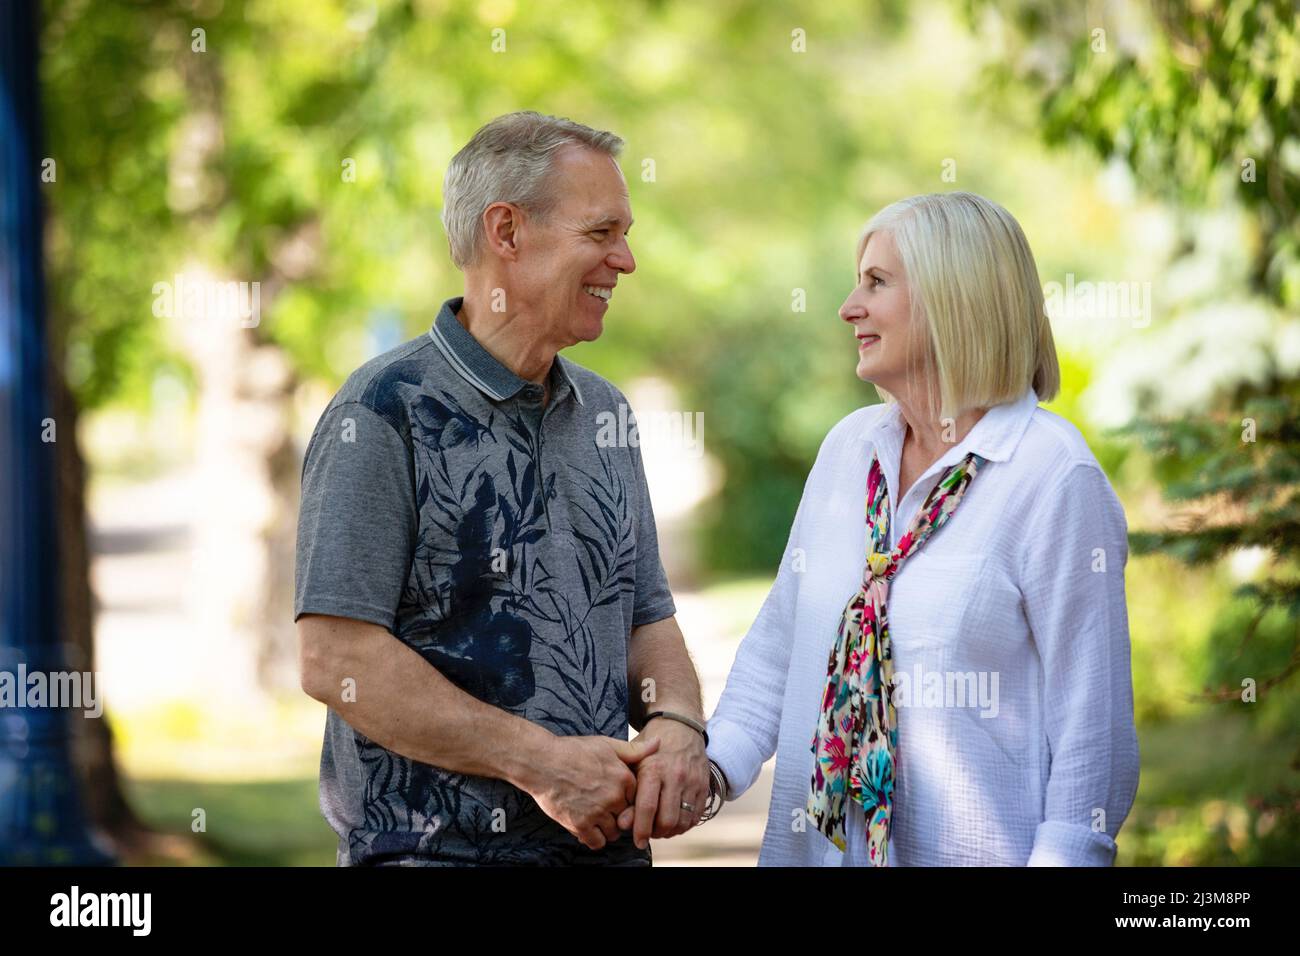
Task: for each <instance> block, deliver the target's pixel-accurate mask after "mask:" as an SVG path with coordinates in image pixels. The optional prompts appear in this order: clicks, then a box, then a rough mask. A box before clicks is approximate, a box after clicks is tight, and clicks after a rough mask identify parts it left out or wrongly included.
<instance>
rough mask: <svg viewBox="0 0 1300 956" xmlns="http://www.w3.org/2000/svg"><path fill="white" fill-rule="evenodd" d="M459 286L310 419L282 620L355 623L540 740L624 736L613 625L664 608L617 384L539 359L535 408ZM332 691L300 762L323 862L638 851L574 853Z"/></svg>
mask: <svg viewBox="0 0 1300 956" xmlns="http://www.w3.org/2000/svg"><path fill="white" fill-rule="evenodd" d="M463 301H464V300H463V299H462V298H454V299H449V300H448V301H447V302H445V303H444V304H443V306H442V309H441V311H440V312H439V313H438V317H437V319H436V321H435V322H434V324H433V327H432V328H431V329H430V330H429V332H428V333H426V334H425V335H422V336H420V337H419V338H417V339H414V340H412V341H410V342H407V343H406V344H405V345H401V346H399V347H398V348H395V349H393V350H392V351H390V352H387V353H385V354H383V355H380V356H379V357H377V358H375V359H372V360H371V361H369V362H367V363H366V364H365V365H363V366H362V367H361V368H359V369H358V370H357V371H356V372H354V373H353V374H352V375H351V376H350V377H349V378H348V380H347V382H345V383H344V385H343V387H342V388H341V389H340V390H339V392H338V394H337V395H335V396H334V399H333V400H332V401H331V402H330V403H329V405H328V407H327V408H326V409H325V412H324V414H322V415H321V418H320V422H319V423H318V424H317V426H316V430H315V432H314V433H313V435H312V438H311V442H310V443H309V444H308V446H307V454H306V460H305V462H304V464H303V473H302V508H301V512H300V514H299V519H298V555H297V582H296V594H295V604H294V618H295V620H296V619H297V618H298V617H299V616H301V615H303V614H330V615H336V616H339V617H349V618H356V619H357V620H361V621H369V622H371V623H373V624H377V625H379V626H380V627H383V628H386V629H388V630H389V631H390V632H391V633H392V634H394V635H395V636H396V637H397V639H398V640H400V641H402V642H403V643H405V644H406V645H407V646H408V647H411V648H412V649H414V650H415V651H416V652H418V653H419V654H420V655H421V656H422V657H423V658H424V659H425V660H426V661H428V662H429V663H430V664H431V665H432V666H434V667H436V668H437V669H438V671H439V672H440V673H441V674H442V675H443V676H444V677H446V678H447V679H448V680H450V681H451V682H453V683H454V684H455V685H456V686H457V687H459V688H460V689H461V690H463V691H465V692H466V693H468V694H472V695H473V696H474V697H477V698H478V699H479V700H482V701H485V702H487V703H489V704H491V705H493V706H495V707H499V708H501V709H502V710H505V711H508V712H510V713H512V714H516V715H518V716H520V717H523V718H525V719H527V720H531V721H533V722H534V723H537V724H540V725H542V726H543V727H545V728H547V729H548V730H550V731H552V732H553V733H555V734H582V735H594V734H602V735H604V736H607V737H615V738H618V739H620V740H626V739H627V738H628V686H627V645H628V639H629V637H630V635H631V631H632V628H634V627H638V626H640V625H642V624H649V623H651V622H653V621H658V620H661V619H662V618H665V617H669V616H671V615H672V614H674V613H675V608H674V605H673V599H672V595H671V593H670V592H669V590H668V582H667V579H666V577H665V575H664V570H663V566H662V564H661V563H660V560H659V547H658V542H657V539H656V535H655V523H654V515H653V512H652V511H651V507H650V498H649V495H648V493H647V490H646V482H645V474H644V471H643V469H642V464H641V456H640V449H639V448H637V447H628V446H627V444H626V442H625V443H624V445H623V447H619V446H618V445H617V444H616V443H615V442H611V441H610V440H609V439H610V437H611V436H616V435H617V433H618V429H617V428H611V427H608V424H607V423H608V422H610V421H613V422H618V421H619V420H620V418H619V413H620V409H619V406H620V405H623V404H626V399H625V398H624V397H623V394H622V393H621V392H620V391H619V390H618V389H617V388H615V387H614V386H613V385H611V384H610V383H609V382H607V381H605V380H604V379H603V378H601V377H600V376H598V375H596V374H595V373H593V372H590V371H588V370H587V369H584V368H582V367H581V366H579V365H577V364H575V363H573V362H571V361H569V360H568V359H566V358H564V357H563V356H557V357H556V359H555V361H554V363H553V364H552V367H551V372H550V376H551V377H550V385H551V398H550V401H549V403H548V404H547V406H546V408H545V409H543V408H542V405H541V398H542V389H541V386H540V385H536V384H533V383H531V382H528V381H526V380H525V379H522V378H520V377H519V376H517V375H515V374H514V373H513V372H511V371H510V370H509V369H508V368H506V367H505V366H503V365H502V364H501V363H500V362H498V361H497V360H496V359H494V358H493V357H492V356H491V355H490V354H488V352H487V351H486V350H485V349H484V348H483V347H482V346H481V345H479V344H478V342H476V341H475V340H474V338H473V336H471V335H470V334H469V332H467V331H466V330H465V328H464V326H462V325H461V324H460V322H459V320H458V319H457V318H456V313H457V312H459V310H460V307H461V304H462V302H463ZM602 413H604V414H602ZM610 415H612V416H613V417H612V419H611V418H610V417H609V416H610ZM603 426H604V427H603ZM624 434H626V432H625V431H624ZM364 692H365V688H364V687H358V688H357V693H358V694H360V693H364ZM344 693H345V688H340V701H339V703H337V704H334V705H332V706H331V707H330V709H329V711H328V718H327V722H326V727H325V741H324V747H323V750H322V753H321V771H320V803H321V811H322V812H323V813H324V815H325V818H326V819H327V820H328V821H329V823H330V825H331V826H332V827H333V828H334V830H335V832H336V833H338V835H339V850H338V862H339V864H340V865H355V864H366V863H404V864H425V863H432V864H436V863H447V864H456V863H460V864H475V863H480V864H519V863H542V864H547V863H550V864H568V863H588V862H590V863H621V862H628V861H636V860H641V861H648V860H649V851H642V850H638V849H637V848H636V846H635V845H634V844H633V843H632V841H631V838H630V835H627V834H625V835H624V836H623V838H622V839H620V840H618V841H617V842H615V843H613V844H610V845H608V846H606V847H605V848H604V849H603V850H600V851H592V850H589V849H587V848H586V847H584V846H583V845H582V844H581V843H579V842H578V840H577V839H575V838H574V837H573V836H571V835H570V834H569V833H568V832H567V831H566V830H565V829H564V828H563V827H561V826H560V825H559V824H558V823H555V822H554V821H553V820H551V819H550V818H549V817H547V816H546V815H545V814H544V813H543V812H542V811H541V809H540V808H539V807H538V806H537V804H536V803H535V802H534V800H533V799H532V798H531V797H530V796H529V795H528V794H526V793H524V792H523V791H521V790H519V789H518V788H516V787H514V786H512V785H511V784H509V783H506V782H505V781H502V780H496V779H491V778H487V777H479V776H473V775H469V774H463V773H454V772H452V771H450V770H445V769H443V768H441V767H435V766H431V765H428V764H423V763H419V762H417V761H414V760H410V759H407V758H406V757H403V756H401V755H400V754H396V753H393V752H391V751H389V750H387V749H385V748H384V747H382V746H380V745H379V744H377V743H375V742H373V741H371V740H369V739H368V738H366V737H365V736H363V735H362V734H361V733H359V732H357V731H356V730H354V729H353V728H352V727H350V726H349V725H348V723H347V722H346V720H345V718H346V716H347V708H348V704H347V703H346V701H345V698H344V696H343V695H344Z"/></svg>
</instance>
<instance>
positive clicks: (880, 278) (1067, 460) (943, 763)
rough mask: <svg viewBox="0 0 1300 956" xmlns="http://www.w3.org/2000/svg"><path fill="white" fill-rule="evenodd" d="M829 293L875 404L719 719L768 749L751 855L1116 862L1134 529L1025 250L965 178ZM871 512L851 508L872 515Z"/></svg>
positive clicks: (726, 760) (1126, 775) (745, 761)
mask: <svg viewBox="0 0 1300 956" xmlns="http://www.w3.org/2000/svg"><path fill="white" fill-rule="evenodd" d="M857 261H858V271H857V286H856V288H854V290H853V292H852V293H851V294H850V295H849V297H848V299H846V300H845V302H844V305H843V306H842V307H841V308H840V312H839V314H840V318H841V319H843V320H844V322H845V323H847V324H848V326H849V329H846V330H845V331H846V335H845V343H846V348H847V343H848V334H847V333H848V332H850V331H851V332H852V335H853V341H854V345H855V346H856V350H857V363H858V364H857V374H858V377H859V378H860V379H862V380H863V381H866V382H870V383H872V384H873V385H874V386H875V387H876V390H877V391H878V392H879V393H880V395H881V396H882V398H883V399H884V403H883V404H876V405H869V406H867V407H864V408H860V409H858V410H857V411H856V412H853V413H852V414H851V415H849V416H848V417H846V418H845V419H843V420H842V421H841V422H839V424H837V425H836V426H835V427H834V428H832V429H831V432H830V434H829V435H828V436H827V437H826V439H825V441H824V442H823V443H822V447H821V450H820V452H819V453H818V455H817V461H816V463H815V464H814V465H813V468H812V472H811V474H810V475H809V476H808V481H807V484H806V486H805V488H804V493H803V499H802V501H801V502H800V504H799V508H798V511H797V513H796V515H795V519H794V526H793V527H792V528H791V531H790V539H789V542H788V544H787V546H786V550H785V555H784V557H783V559H782V561H781V567H780V570H779V573H778V575H777V579H776V583H775V584H774V585H773V587H772V590H771V593H770V594H769V595H768V597H767V600H766V602H765V603H764V604H763V608H762V610H761V612H760V613H759V615H758V619H757V620H756V621H755V622H754V625H753V627H752V628H751V629H750V631H749V634H748V635H747V636H746V637H745V639H744V642H743V643H742V644H741V646H740V651H739V653H738V654H737V657H736V661H735V664H734V665H733V667H732V669H731V673H730V676H729V677H728V679H727V685H726V689H725V691H724V692H723V695H722V699H721V701H720V702H719V704H718V709H717V711H716V712H715V713H714V715H713V717H712V719H711V720H710V721H709V725H708V730H709V739H710V744H709V747H708V752H709V757H710V759H711V760H712V761H713V763H714V764H715V768H714V769H715V771H720V774H717V775H716V777H715V778H716V779H718V781H719V783H720V785H721V787H722V789H723V790H724V792H725V796H726V799H727V800H734V799H736V798H737V797H739V796H740V795H741V794H743V793H744V792H745V791H746V790H748V789H749V787H750V786H752V785H753V783H754V781H755V779H756V778H757V777H758V774H759V770H760V769H761V767H762V765H763V763H764V761H766V760H767V759H768V758H769V757H771V756H772V754H773V753H774V752H775V754H776V776H775V781H774V783H773V787H772V800H771V809H770V811H769V815H768V821H767V830H766V833H765V835H764V838H763V847H762V852H761V855H760V857H759V863H760V864H761V865H773V864H775V865H813V866H817V865H825V866H841V865H864V866H885V865H892V866H945V865H1015V866H1019V865H1026V864H1028V865H1067V866H1106V865H1109V864H1110V863H1111V862H1112V861H1113V859H1114V855H1115V836H1116V834H1117V833H1118V832H1119V828H1120V825H1121V824H1122V823H1123V822H1124V818H1125V816H1126V815H1127V813H1128V811H1129V808H1130V807H1131V806H1132V802H1133V796H1134V794H1135V792H1136V790H1137V781H1138V748H1137V735H1136V733H1135V730H1134V726H1133V699H1132V686H1131V678H1130V669H1129V636H1128V614H1127V609H1126V607H1125V603H1124V565H1125V562H1126V561H1127V558H1128V547H1127V523H1126V520H1125V517H1124V512H1123V509H1122V507H1121V506H1120V503H1119V501H1118V499H1117V498H1116V496H1115V493H1114V491H1113V490H1112V489H1111V486H1110V484H1109V482H1108V481H1107V478H1106V475H1105V473H1104V472H1103V471H1102V469H1101V467H1100V466H1099V465H1098V463H1097V460H1096V458H1095V457H1094V456H1093V454H1092V452H1091V451H1090V450H1089V448H1088V445H1087V443H1086V442H1085V441H1084V439H1083V437H1082V435H1080V433H1079V431H1078V429H1076V428H1075V427H1074V426H1073V425H1072V424H1070V422H1068V421H1066V420H1065V419H1064V418H1062V417H1060V416H1059V415H1056V414H1053V413H1052V412H1049V411H1047V410H1045V409H1042V408H1040V407H1039V406H1038V403H1039V401H1040V400H1044V401H1046V400H1050V399H1052V398H1053V397H1054V396H1055V395H1056V393H1057V390H1058V388H1059V379H1060V372H1059V369H1058V365H1057V360H1056V353H1055V346H1054V344H1053V341H1052V333H1051V328H1050V326H1049V324H1048V320H1047V316H1046V313H1045V312H1044V306H1043V295H1042V290H1041V287H1040V286H1039V280H1038V272H1037V268H1036V266H1035V263H1034V258H1033V254H1032V253H1031V252H1030V250H1029V246H1028V243H1027V242H1026V240H1025V237H1024V234H1023V232H1022V231H1021V229H1020V226H1019V225H1018V224H1017V223H1016V221H1015V219H1013V218H1012V217H1011V215H1010V214H1009V213H1008V212H1007V211H1006V210H1005V209H1003V208H1002V207H1001V206H999V205H997V204H996V203H993V202H990V201H989V200H987V199H984V198H982V197H980V196H976V195H973V194H970V193H961V192H955V193H945V194H936V195H927V196H917V197H914V198H912V199H906V200H903V201H902V202H898V203H895V204H894V205H892V206H890V207H888V208H886V209H885V210H883V211H882V212H880V213H879V214H878V215H877V216H876V217H875V218H874V219H872V220H871V222H870V223H868V224H867V227H866V229H865V231H864V233H863V235H862V239H861V241H860V242H859V244H858V249H857ZM864 511H865V520H863V517H862V516H863V514H864Z"/></svg>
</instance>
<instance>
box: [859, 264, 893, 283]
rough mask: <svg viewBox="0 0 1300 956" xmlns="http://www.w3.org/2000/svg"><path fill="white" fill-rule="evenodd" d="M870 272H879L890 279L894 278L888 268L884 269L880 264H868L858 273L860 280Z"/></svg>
mask: <svg viewBox="0 0 1300 956" xmlns="http://www.w3.org/2000/svg"><path fill="white" fill-rule="evenodd" d="M868 272H879V273H880V274H881V275H882V276H885V277H886V278H888V279H892V278H893V276H892V275H890V273H889V271H888V270H887V269H882V268H880V266H867V267H866V268H865V269H864V270H862V271H861V272H859V273H858V281H859V282H861V281H862V277H863V276H864V275H866V274H867V273H868Z"/></svg>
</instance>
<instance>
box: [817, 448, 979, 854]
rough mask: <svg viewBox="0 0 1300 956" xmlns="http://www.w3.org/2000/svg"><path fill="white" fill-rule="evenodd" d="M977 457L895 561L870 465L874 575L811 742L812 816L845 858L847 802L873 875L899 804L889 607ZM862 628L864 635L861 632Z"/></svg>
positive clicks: (875, 466)
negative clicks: (910, 561) (856, 807)
mask: <svg viewBox="0 0 1300 956" xmlns="http://www.w3.org/2000/svg"><path fill="white" fill-rule="evenodd" d="M984 461H985V460H984V459H983V458H981V457H980V456H979V455H976V454H975V453H974V452H972V453H971V454H969V455H967V456H966V457H965V458H964V459H963V460H962V461H961V462H959V463H958V464H956V465H953V466H952V468H950V469H949V470H948V471H947V473H946V474H944V476H943V478H942V479H941V480H940V481H939V484H938V485H936V486H935V488H934V490H933V491H932V492H930V496H929V497H928V498H926V500H925V504H923V505H922V506H921V508H920V510H919V511H917V513H916V518H915V519H913V521H912V526H911V527H910V528H909V529H908V531H907V533H906V534H904V535H903V536H902V538H900V539H899V542H898V547H896V548H894V550H893V551H892V552H891V551H888V550H887V549H888V544H889V520H890V518H889V513H890V512H889V489H888V486H887V485H886V484H885V478H884V474H883V472H882V471H881V469H880V462H879V461H878V460H877V459H876V457H875V456H874V455H873V456H872V459H871V468H870V470H869V472H868V474H867V547H868V549H869V550H868V552H867V565H866V570H865V571H864V573H863V580H862V587H861V588H860V589H859V590H858V591H857V592H856V593H855V594H854V595H853V596H852V597H851V598H849V602H848V604H847V605H846V606H845V608H844V613H843V614H842V615H841V616H840V624H839V633H838V635H837V636H836V638H835V645H834V646H833V647H832V648H831V654H830V661H829V662H828V664H827V667H826V693H825V694H824V695H823V696H822V706H821V716H820V718H819V719H818V721H817V733H816V736H815V737H814V738H813V743H812V752H813V754H814V756H815V758H816V759H815V761H814V763H813V773H812V788H811V793H810V794H809V796H808V814H809V816H811V818H812V820H813V822H814V824H815V825H816V827H817V829H818V830H820V831H821V832H822V833H824V834H825V835H826V837H827V838H828V839H829V840H830V841H831V842H832V843H834V844H835V845H836V846H837V847H839V849H840V850H841V851H843V850H844V849H845V839H844V818H845V811H846V810H847V807H848V805H847V803H846V801H845V797H846V796H848V797H851V798H852V799H854V800H856V801H857V802H858V803H860V804H862V808H863V810H864V812H865V813H866V816H867V846H868V850H869V858H870V860H871V864H872V866H885V865H887V860H886V856H887V854H888V849H889V830H890V819H891V814H892V811H893V803H894V751H895V749H896V748H897V746H898V715H897V713H896V712H895V709H894V693H895V688H894V686H893V684H894V655H893V650H892V648H891V647H890V642H889V621H888V619H887V617H886V613H885V608H886V600H887V598H888V596H889V581H890V579H891V578H893V576H894V575H895V574H897V573H898V569H899V567H900V566H901V565H902V563H903V561H904V560H905V559H906V558H907V556H908V555H910V554H912V553H913V552H915V551H916V550H917V549H918V548H920V547H921V545H923V544H924V543H925V541H926V539H927V538H929V537H930V535H932V534H934V532H935V531H937V530H939V528H940V527H942V526H943V524H944V522H946V521H947V520H948V519H949V518H951V517H952V514H953V512H954V511H956V510H957V505H958V504H959V503H960V502H961V499H962V495H963V494H965V492H966V488H967V486H968V485H969V484H970V483H971V481H972V480H973V479H974V477H975V474H976V472H977V471H978V470H979V469H980V467H981V466H982V465H983V464H984ZM864 624H865V626H864Z"/></svg>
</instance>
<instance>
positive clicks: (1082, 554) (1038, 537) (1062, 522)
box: [1020, 461, 1138, 866]
mask: <svg viewBox="0 0 1300 956" xmlns="http://www.w3.org/2000/svg"><path fill="white" fill-rule="evenodd" d="M1127 561H1128V525H1127V521H1126V519H1125V517H1124V509H1123V507H1122V506H1121V504H1120V502H1119V499H1118V498H1117V497H1116V496H1115V492H1114V490H1113V489H1112V488H1111V486H1110V483H1109V481H1107V479H1106V475H1105V473H1104V472H1103V471H1102V470H1101V468H1100V467H1099V466H1098V465H1097V464H1096V463H1095V462H1092V461H1079V462H1075V463H1073V464H1071V465H1070V466H1068V467H1067V469H1066V470H1065V472H1064V473H1063V474H1062V475H1061V476H1060V478H1059V479H1058V480H1057V481H1056V482H1055V484H1054V486H1053V488H1052V490H1051V491H1050V492H1049V493H1047V494H1046V495H1045V497H1044V498H1043V499H1042V504H1041V505H1040V506H1039V507H1038V508H1037V509H1036V510H1035V513H1034V515H1033V517H1032V519H1031V522H1030V525H1029V527H1028V533H1027V535H1026V540H1025V546H1024V550H1023V552H1022V564H1021V570H1020V573H1021V592H1022V594H1023V599H1024V607H1025V615H1026V618H1027V620H1028V623H1029V626H1030V630H1031V632H1032V635H1033V640H1034V644H1035V646H1036V647H1037V649H1038V653H1039V657H1040V658H1041V660H1042V668H1043V685H1042V687H1043V691H1042V693H1043V699H1042V707H1043V726H1044V733H1045V735H1046V738H1047V746H1048V750H1049V753H1050V758H1051V764H1050V770H1049V776H1048V781H1047V792H1046V796H1045V801H1044V808H1043V819H1042V821H1041V822H1040V823H1039V825H1038V830H1037V833H1036V837H1035V840H1034V847H1033V851H1032V852H1031V854H1030V857H1029V861H1028V864H1029V865H1030V866H1109V865H1111V863H1112V862H1113V861H1114V857H1115V851H1116V844H1115V838H1116V837H1117V835H1118V833H1119V829H1120V826H1121V825H1122V824H1123V822H1124V819H1125V817H1126V816H1127V815H1128V812H1129V810H1130V808H1131V807H1132V804H1133V799H1134V796H1135V795H1136V793H1137V784H1138V743H1137V732H1136V729H1135V727H1134V722H1133V688H1132V676H1131V667H1130V655H1129V631H1128V610H1127V606H1126V603H1125V589H1124V569H1125V565H1126V563H1127Z"/></svg>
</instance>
